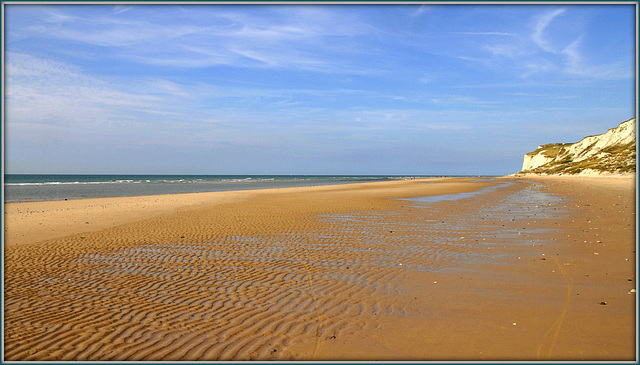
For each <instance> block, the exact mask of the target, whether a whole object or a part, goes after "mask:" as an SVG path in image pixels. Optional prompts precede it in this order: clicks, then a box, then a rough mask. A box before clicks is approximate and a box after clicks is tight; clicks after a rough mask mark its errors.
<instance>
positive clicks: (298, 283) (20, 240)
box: [4, 176, 637, 361]
mask: <svg viewBox="0 0 640 365" xmlns="http://www.w3.org/2000/svg"><path fill="white" fill-rule="evenodd" d="M474 192H475V194H469V193H474ZM442 194H462V195H456V196H454V195H444V197H443V196H442ZM434 196H440V198H429V197H434ZM416 197H422V198H417V199H414V200H408V199H411V198H416ZM424 197H427V198H424ZM457 197H458V198H459V197H462V198H460V199H455V198H457ZM430 199H431V200H430ZM4 208H5V232H4V234H5V240H4V254H5V259H4V260H5V261H4V288H5V289H4V290H5V292H4V298H5V304H4V359H5V360H7V361H12V360H38V361H43V360H64V361H68V360H171V361H177V360H189V361H195V360H281V361H282V360H439V361H444V360H629V361H631V360H636V359H637V351H636V325H637V322H636V315H635V313H636V293H635V290H632V289H636V280H637V278H636V275H635V274H636V226H635V222H636V217H635V210H636V196H635V178H632V177H618V178H614V177H580V178H577V177H531V176H526V177H503V178H495V179H488V178H433V179H422V180H403V181H388V182H374V183H362V184H348V185H332V186H316V187H304V188H287V189H273V190H253V191H234V192H216V193H198V194H180V195H160V196H147V197H132V198H130V197H127V198H105V199H86V200H68V201H53V202H52V201H49V202H28V203H9V204H5V207H4Z"/></svg>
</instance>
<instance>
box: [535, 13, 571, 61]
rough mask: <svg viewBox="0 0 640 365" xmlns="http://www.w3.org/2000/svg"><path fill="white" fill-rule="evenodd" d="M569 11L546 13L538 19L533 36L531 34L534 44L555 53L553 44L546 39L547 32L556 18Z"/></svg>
mask: <svg viewBox="0 0 640 365" xmlns="http://www.w3.org/2000/svg"><path fill="white" fill-rule="evenodd" d="M566 11H567V9H565V8H560V9H556V10H553V11H551V12H548V13H545V14H543V15H541V16H539V17H538V18H537V22H536V23H535V26H534V28H533V29H534V30H533V34H531V39H532V40H533V42H534V43H535V44H536V45H537V46H538V47H540V48H541V49H543V50H545V51H547V52H552V53H555V52H556V50H555V47H554V46H553V45H552V44H551V42H550V41H549V40H548V39H547V38H546V34H545V31H546V29H547V27H548V26H549V24H551V22H552V21H553V19H555V18H556V17H558V16H560V15H562V14H564V13H565V12H566Z"/></svg>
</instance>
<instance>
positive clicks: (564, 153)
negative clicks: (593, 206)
mask: <svg viewBox="0 0 640 365" xmlns="http://www.w3.org/2000/svg"><path fill="white" fill-rule="evenodd" d="M635 140H636V118H632V119H629V120H628V121H626V122H623V123H621V124H620V125H619V126H617V127H616V128H612V129H609V130H608V131H607V132H606V133H603V134H599V135H596V136H589V137H585V138H583V139H582V140H581V141H580V142H577V143H573V144H550V145H543V146H540V147H538V149H537V150H536V151H534V152H531V153H528V154H526V155H525V156H524V161H523V164H522V172H527V171H532V170H536V171H534V172H538V173H580V172H584V170H585V169H586V170H589V169H595V170H598V171H613V170H616V169H618V170H619V169H621V168H623V169H624V170H625V171H628V170H629V169H630V168H631V167H630V164H633V171H635ZM631 158H632V159H633V160H631ZM621 166H623V167H621Z"/></svg>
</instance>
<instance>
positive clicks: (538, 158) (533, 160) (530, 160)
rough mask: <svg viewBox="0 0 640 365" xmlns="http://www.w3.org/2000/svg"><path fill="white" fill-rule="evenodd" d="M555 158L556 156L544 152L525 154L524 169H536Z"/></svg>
mask: <svg viewBox="0 0 640 365" xmlns="http://www.w3.org/2000/svg"><path fill="white" fill-rule="evenodd" d="M554 159H555V157H547V156H545V155H544V154H542V153H537V154H535V155H529V154H526V155H524V162H523V163H522V171H526V170H531V169H535V168H536V167H538V166H542V165H544V164H546V163H548V162H551V161H553V160H554Z"/></svg>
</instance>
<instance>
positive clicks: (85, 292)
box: [5, 188, 551, 361]
mask: <svg viewBox="0 0 640 365" xmlns="http://www.w3.org/2000/svg"><path fill="white" fill-rule="evenodd" d="M512 190H513V193H510V194H506V195H505V198H504V199H502V200H497V201H496V202H494V203H493V204H489V203H488V204H487V205H479V206H481V208H480V210H479V211H469V212H466V213H465V214H463V215H452V214H448V213H447V204H451V203H450V202H447V203H444V204H443V203H440V204H419V203H411V202H403V203H400V204H397V205H396V208H395V209H391V210H385V211H381V210H373V211H360V212H350V213H339V214H322V215H320V216H317V217H316V221H317V222H319V223H318V224H319V226H314V225H303V226H302V227H296V226H295V225H292V226H291V227H292V228H291V229H287V230H286V231H285V232H273V233H268V234H260V235H221V236H214V237H212V238H211V239H210V240H209V241H207V242H202V241H198V242H190V241H189V242H168V241H164V242H141V243H139V244H136V245H129V246H128V247H121V248H119V249H104V250H94V251H93V252H83V253H82V254H75V255H72V254H64V252H60V251H56V250H55V247H58V246H56V245H59V246H61V247H64V246H63V243H64V242H66V244H68V245H73V244H77V245H81V243H82V242H84V241H86V240H91V239H100V237H103V236H96V237H97V238H94V237H93V236H91V235H87V236H86V237H85V236H82V237H75V238H71V239H67V240H66V241H64V242H63V243H59V242H51V244H50V245H39V246H34V247H30V248H29V247H19V248H16V249H15V250H11V251H9V252H7V259H6V262H7V264H6V266H5V270H6V278H7V279H6V280H5V288H6V289H5V290H6V302H5V329H6V331H5V359H8V360H173V361H176V360H256V359H260V360H266V359H274V360H277V359H299V360H312V359H313V354H294V353H291V352H290V351H289V346H290V345H292V344H294V343H298V342H300V341H306V342H315V343H316V344H321V343H322V342H323V341H331V340H334V339H336V338H340V337H341V336H343V335H346V334H354V333H356V334H357V333H359V332H360V331H364V330H368V329H372V328H375V327H376V325H377V324H376V318H379V317H377V316H405V315H410V314H411V310H412V309H411V307H410V306H409V305H407V304H401V303H398V302H396V301H394V293H395V292H396V291H397V290H402V285H401V283H402V278H403V274H404V273H406V271H407V270H413V271H422V272H429V271H436V270H439V269H442V268H448V267H456V266H460V265H463V264H464V263H465V262H469V261H470V260H482V258H483V257H485V256H487V255H488V253H487V251H488V249H489V248H490V247H491V245H504V244H506V243H509V244H520V243H522V242H524V240H523V238H522V235H518V234H516V233H515V232H508V231H506V230H501V231H499V232H498V231H496V230H495V228H492V227H489V226H490V224H494V225H495V222H496V221H500V220H506V219H516V218H517V219H518V220H527V219H533V218H534V216H533V214H536V213H533V211H532V210H531V207H532V206H533V205H536V204H537V205H540V204H543V202H544V203H548V202H549V201H550V200H549V199H551V197H550V196H543V195H541V194H540V193H539V192H537V191H536V190H535V189H531V188H529V189H523V190H519V189H515V188H513V189H512ZM485 198H486V197H485ZM479 199H482V198H479ZM489 201H490V200H487V202H489ZM480 217H482V219H481V218H480ZM538 218H541V217H538ZM483 225H484V226H483ZM196 228H197V227H196ZM103 239H106V238H104V237H103ZM20 250H22V251H24V250H31V251H33V252H30V253H25V252H19V251H20ZM23 257H28V258H29V260H20V259H18V258H23ZM38 265H40V266H38ZM27 266H30V267H37V268H38V269H36V270H29V271H28V274H27V272H26V271H24V270H22V269H24V268H25V267H27Z"/></svg>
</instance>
